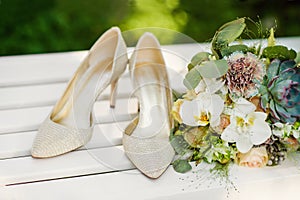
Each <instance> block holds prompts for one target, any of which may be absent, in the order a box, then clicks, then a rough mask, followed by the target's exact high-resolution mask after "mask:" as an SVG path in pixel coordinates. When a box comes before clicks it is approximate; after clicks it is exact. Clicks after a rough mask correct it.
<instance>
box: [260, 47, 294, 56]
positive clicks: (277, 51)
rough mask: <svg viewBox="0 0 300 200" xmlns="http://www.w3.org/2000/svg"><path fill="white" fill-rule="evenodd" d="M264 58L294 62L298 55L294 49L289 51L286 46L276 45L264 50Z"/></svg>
mask: <svg viewBox="0 0 300 200" xmlns="http://www.w3.org/2000/svg"><path fill="white" fill-rule="evenodd" d="M262 56H263V57H265V58H269V59H275V58H278V59H279V60H289V59H292V60H293V59H295V58H296V56H297V53H296V51H294V50H293V49H290V50H288V48H287V47H285V46H281V45H276V46H270V47H266V48H264V50H263V52H262Z"/></svg>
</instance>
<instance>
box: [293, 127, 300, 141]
mask: <svg viewBox="0 0 300 200" xmlns="http://www.w3.org/2000/svg"><path fill="white" fill-rule="evenodd" d="M292 133H293V136H294V137H295V138H296V139H298V138H299V136H300V130H299V128H298V130H293V131H292Z"/></svg>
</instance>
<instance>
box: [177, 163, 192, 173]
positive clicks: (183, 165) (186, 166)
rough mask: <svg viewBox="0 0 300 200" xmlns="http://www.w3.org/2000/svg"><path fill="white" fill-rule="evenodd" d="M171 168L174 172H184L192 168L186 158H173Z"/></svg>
mask: <svg viewBox="0 0 300 200" xmlns="http://www.w3.org/2000/svg"><path fill="white" fill-rule="evenodd" d="M173 168H174V170H175V171H176V172H179V173H186V172H188V171H190V170H191V169H192V166H191V165H190V163H189V162H188V161H187V160H175V161H174V162H173Z"/></svg>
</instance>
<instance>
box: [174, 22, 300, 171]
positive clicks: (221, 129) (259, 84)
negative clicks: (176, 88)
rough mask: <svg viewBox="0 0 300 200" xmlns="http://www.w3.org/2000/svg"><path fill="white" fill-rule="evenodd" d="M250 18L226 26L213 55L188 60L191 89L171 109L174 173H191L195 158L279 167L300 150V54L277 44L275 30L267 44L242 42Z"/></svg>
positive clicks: (217, 35)
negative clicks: (174, 155)
mask: <svg viewBox="0 0 300 200" xmlns="http://www.w3.org/2000/svg"><path fill="white" fill-rule="evenodd" d="M246 22H247V21H246V19H245V18H240V19H237V20H234V21H232V22H229V23H226V24H224V25H223V26H222V27H220V28H219V30H218V31H217V32H216V33H215V35H214V37H213V39H212V42H211V53H208V52H200V53H198V54H196V55H195V56H194V57H193V58H192V60H191V62H190V64H189V65H188V70H189V71H188V73H187V74H186V76H185V79H184V85H185V86H186V88H187V92H186V93H185V94H181V95H177V97H176V98H175V102H174V105H173V109H172V114H173V117H174V119H175V128H174V129H173V130H172V132H171V134H170V142H171V144H172V146H173V148H174V150H175V151H176V153H177V159H176V160H175V161H174V162H173V167H174V169H175V170H176V171H177V172H181V173H184V172H187V171H189V170H190V169H191V165H190V162H191V161H195V163H196V164H198V163H200V162H207V163H212V164H213V163H215V164H218V165H220V166H222V165H223V166H227V165H228V164H230V163H232V162H235V163H236V164H238V165H240V166H247V167H264V166H274V165H278V164H280V163H281V162H282V161H284V159H285V158H286V157H287V156H288V154H289V153H291V152H296V151H298V150H299V149H300V148H299V147H300V145H299V144H300V143H299V142H300V137H299V134H300V67H299V54H298V56H297V53H296V52H295V51H294V50H292V49H288V48H287V47H285V46H281V45H276V44H275V39H274V31H273V29H270V30H268V35H269V36H268V38H267V39H266V40H267V45H265V46H266V47H264V48H263V46H262V44H261V42H259V43H257V44H254V45H253V46H250V45H245V44H242V43H241V40H240V38H241V36H242V35H245V34H247V31H249V29H247V23H246Z"/></svg>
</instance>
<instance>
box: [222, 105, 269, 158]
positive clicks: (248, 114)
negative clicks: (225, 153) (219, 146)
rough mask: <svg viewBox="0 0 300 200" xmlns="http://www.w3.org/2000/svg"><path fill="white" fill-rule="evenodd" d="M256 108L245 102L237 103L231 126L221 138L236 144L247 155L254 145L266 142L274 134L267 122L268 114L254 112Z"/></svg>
mask: <svg viewBox="0 0 300 200" xmlns="http://www.w3.org/2000/svg"><path fill="white" fill-rule="evenodd" d="M254 110H255V106H254V105H253V104H252V103H251V102H249V101H247V100H245V99H239V100H238V101H236V102H235V107H234V109H233V111H232V115H231V118H230V124H229V126H228V127H227V128H225V129H224V131H223V133H222V135H221V138H222V140H225V141H227V142H236V146H237V149H238V150H239V151H240V152H241V153H247V152H248V151H249V150H250V149H251V148H252V147H253V145H259V144H262V143H263V142H265V141H266V140H267V139H268V138H269V137H270V136H271V134H272V132H271V128H270V127H269V125H268V123H267V122H265V120H266V118H267V114H266V113H263V112H254Z"/></svg>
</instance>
